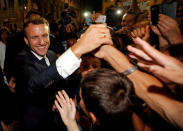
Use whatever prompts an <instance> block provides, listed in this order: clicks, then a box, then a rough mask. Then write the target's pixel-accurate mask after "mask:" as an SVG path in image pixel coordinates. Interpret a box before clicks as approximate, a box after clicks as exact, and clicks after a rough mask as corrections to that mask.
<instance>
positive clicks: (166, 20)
mask: <svg viewBox="0 0 183 131" xmlns="http://www.w3.org/2000/svg"><path fill="white" fill-rule="evenodd" d="M158 28H159V30H160V32H161V34H162V35H163V36H164V37H165V38H166V39H167V40H168V41H169V42H170V43H171V44H180V43H182V42H183V36H182V34H181V31H180V29H179V25H178V23H177V21H176V20H174V19H172V18H171V17H169V16H167V15H164V14H160V15H159V22H158Z"/></svg>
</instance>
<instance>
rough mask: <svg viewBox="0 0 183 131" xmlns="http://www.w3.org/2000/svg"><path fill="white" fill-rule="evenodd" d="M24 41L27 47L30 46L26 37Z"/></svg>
mask: <svg viewBox="0 0 183 131" xmlns="http://www.w3.org/2000/svg"><path fill="white" fill-rule="evenodd" d="M24 41H25V43H26V45H29V42H28V39H27V38H26V37H24Z"/></svg>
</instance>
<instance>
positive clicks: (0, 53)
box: [0, 41, 6, 70]
mask: <svg viewBox="0 0 183 131" xmlns="http://www.w3.org/2000/svg"><path fill="white" fill-rule="evenodd" d="M5 53H6V45H5V44H4V43H3V42H2V41H0V64H1V69H2V70H3V69H4V60H5Z"/></svg>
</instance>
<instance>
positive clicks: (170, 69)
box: [127, 38, 183, 84]
mask: <svg viewBox="0 0 183 131" xmlns="http://www.w3.org/2000/svg"><path fill="white" fill-rule="evenodd" d="M134 42H135V43H136V44H138V45H139V46H141V48H142V50H140V49H137V48H134V47H132V46H128V47H127V48H128V50H129V51H130V52H131V53H132V54H130V55H129V56H130V57H131V58H134V59H137V60H138V66H140V67H141V68H144V69H146V70H148V71H149V72H151V73H153V74H155V75H157V76H158V77H160V78H166V79H168V80H170V81H173V82H176V83H178V84H183V81H182V78H183V63H182V62H180V61H178V60H176V59H175V58H173V57H171V56H167V55H165V54H163V53H161V52H160V51H158V50H156V49H155V48H153V47H152V46H151V45H149V44H148V43H147V42H146V41H144V40H142V39H140V38H136V39H135V40H134Z"/></svg>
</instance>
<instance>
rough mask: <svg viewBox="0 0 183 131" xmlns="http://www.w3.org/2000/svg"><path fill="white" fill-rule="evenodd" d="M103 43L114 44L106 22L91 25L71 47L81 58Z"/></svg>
mask: <svg viewBox="0 0 183 131" xmlns="http://www.w3.org/2000/svg"><path fill="white" fill-rule="evenodd" d="M103 44H110V45H112V44H113V42H112V39H111V35H110V32H109V29H108V28H107V26H106V24H95V25H91V26H90V27H89V28H88V29H87V30H86V32H85V33H84V34H83V35H82V37H80V39H79V40H78V41H77V43H76V44H74V45H73V46H72V47H71V50H72V51H73V53H74V54H75V55H76V56H77V57H78V58H80V57H81V56H82V55H83V54H86V53H88V52H91V51H93V50H95V49H96V48H98V47H100V46H101V45H103Z"/></svg>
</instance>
